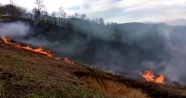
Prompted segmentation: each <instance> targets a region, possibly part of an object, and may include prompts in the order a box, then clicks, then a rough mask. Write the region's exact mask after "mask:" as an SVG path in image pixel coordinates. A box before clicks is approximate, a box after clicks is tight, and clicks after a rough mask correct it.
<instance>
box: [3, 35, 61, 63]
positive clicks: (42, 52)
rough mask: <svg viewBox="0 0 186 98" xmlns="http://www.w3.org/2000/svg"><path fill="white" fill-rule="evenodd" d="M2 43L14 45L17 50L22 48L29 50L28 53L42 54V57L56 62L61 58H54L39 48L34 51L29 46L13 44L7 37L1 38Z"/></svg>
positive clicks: (48, 52)
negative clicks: (44, 56)
mask: <svg viewBox="0 0 186 98" xmlns="http://www.w3.org/2000/svg"><path fill="white" fill-rule="evenodd" d="M2 39H3V41H4V42H5V43H7V44H11V45H14V46H16V47H18V48H22V49H25V50H29V51H33V52H36V53H40V54H43V55H46V56H47V57H50V58H54V59H56V60H61V58H58V57H54V56H53V55H52V54H51V53H50V51H45V50H44V49H42V48H41V47H39V48H36V49H33V48H31V47H30V46H21V45H20V44H19V43H13V42H11V41H10V39H9V38H8V37H2Z"/></svg>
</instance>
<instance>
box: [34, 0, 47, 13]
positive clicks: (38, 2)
mask: <svg viewBox="0 0 186 98" xmlns="http://www.w3.org/2000/svg"><path fill="white" fill-rule="evenodd" d="M43 3H44V0H36V1H35V4H36V5H37V9H38V10H39V11H40V12H41V11H42V10H45V9H46V7H45V5H44V4H43Z"/></svg>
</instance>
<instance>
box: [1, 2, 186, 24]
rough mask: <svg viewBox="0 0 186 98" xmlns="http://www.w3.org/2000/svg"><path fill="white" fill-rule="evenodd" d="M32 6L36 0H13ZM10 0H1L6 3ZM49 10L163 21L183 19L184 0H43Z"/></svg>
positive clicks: (124, 19)
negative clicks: (61, 9) (60, 9)
mask: <svg viewBox="0 0 186 98" xmlns="http://www.w3.org/2000/svg"><path fill="white" fill-rule="evenodd" d="M12 1H13V2H14V3H15V4H17V5H19V6H23V7H25V8H27V9H28V10H31V9H32V8H34V7H35V6H36V5H35V4H34V2H35V0H12ZM9 2H10V0H0V3H1V4H7V3H9ZM44 5H45V6H46V9H47V11H48V12H50V13H52V12H53V11H56V12H57V11H59V8H60V7H63V8H64V10H65V11H66V12H67V14H69V15H72V14H74V13H79V14H86V15H87V17H89V18H91V19H93V18H100V17H102V18H104V20H105V21H106V22H117V23H126V22H150V21H151V22H163V21H170V20H176V19H185V18H186V17H185V16H186V0H44Z"/></svg>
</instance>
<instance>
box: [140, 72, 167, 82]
mask: <svg viewBox="0 0 186 98" xmlns="http://www.w3.org/2000/svg"><path fill="white" fill-rule="evenodd" d="M141 76H142V77H143V78H145V79H146V80H147V81H151V82H156V83H165V82H164V80H165V77H164V76H163V75H160V76H159V77H155V76H154V74H153V71H152V70H150V71H145V72H144V73H143V74H142V73H141Z"/></svg>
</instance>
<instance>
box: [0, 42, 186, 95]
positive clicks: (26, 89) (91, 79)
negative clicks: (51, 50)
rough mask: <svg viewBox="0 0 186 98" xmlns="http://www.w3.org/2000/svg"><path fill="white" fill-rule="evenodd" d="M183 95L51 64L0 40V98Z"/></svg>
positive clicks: (81, 66)
mask: <svg viewBox="0 0 186 98" xmlns="http://www.w3.org/2000/svg"><path fill="white" fill-rule="evenodd" d="M180 91H181V92H182V94H181V92H180ZM185 91H186V90H185V89H183V88H182V89H181V88H177V87H173V86H170V85H159V84H154V83H149V82H142V81H137V80H133V79H130V78H128V77H124V76H119V75H115V74H112V73H108V72H105V71H102V70H100V69H95V68H91V67H90V66H88V65H85V64H81V63H78V62H75V61H74V64H70V63H68V62H65V61H63V60H61V61H58V60H54V59H52V58H48V57H46V56H44V55H41V54H38V53H34V52H30V51H27V50H23V49H19V48H17V47H15V46H12V45H8V44H5V43H3V42H2V40H0V97H1V98H51V97H52V98H92V97H93V98H105V97H108V98H110V97H111V98H150V97H154V98H179V97H180V98H181V97H183V98H184V95H185Z"/></svg>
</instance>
